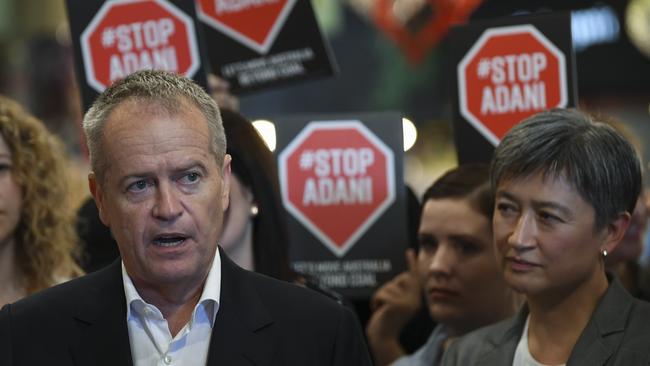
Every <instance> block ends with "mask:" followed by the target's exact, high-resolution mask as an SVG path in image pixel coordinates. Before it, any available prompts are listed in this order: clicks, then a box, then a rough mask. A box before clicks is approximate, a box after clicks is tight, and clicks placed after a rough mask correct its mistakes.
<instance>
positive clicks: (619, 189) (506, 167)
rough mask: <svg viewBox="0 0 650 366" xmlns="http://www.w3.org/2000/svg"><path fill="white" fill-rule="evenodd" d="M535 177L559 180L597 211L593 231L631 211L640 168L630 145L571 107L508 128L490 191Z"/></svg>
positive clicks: (495, 158) (497, 154)
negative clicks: (561, 177)
mask: <svg viewBox="0 0 650 366" xmlns="http://www.w3.org/2000/svg"><path fill="white" fill-rule="evenodd" d="M536 173H542V174H543V175H544V176H545V177H549V178H554V177H559V176H563V177H565V178H566V179H567V180H568V181H569V182H570V183H571V184H572V185H573V187H574V188H575V189H576V190H577V191H578V192H579V193H580V195H581V197H582V198H583V199H584V200H585V201H586V202H588V203H589V204H590V205H591V206H592V207H593V208H594V210H595V211H596V217H595V220H596V229H601V228H603V227H604V225H606V224H607V223H609V222H611V221H612V220H613V219H615V218H616V217H618V215H620V214H621V213H622V212H625V211H627V212H629V213H630V214H631V213H632V211H634V206H635V205H636V201H637V199H638V197H639V193H640V190H641V164H640V162H639V157H638V156H637V153H636V151H635V150H634V148H633V147H632V145H631V144H630V143H629V142H628V141H627V140H626V139H625V138H624V137H623V136H621V135H620V134H619V133H618V132H616V131H615V130H614V129H613V128H612V127H610V126H608V125H606V124H604V123H600V122H595V121H593V119H592V118H591V117H590V116H589V115H587V114H585V113H582V112H580V111H578V110H575V109H553V110H550V111H546V112H541V113H538V114H536V115H534V116H532V117H530V118H528V119H526V120H524V121H523V122H521V123H519V124H518V125H516V126H515V127H513V128H512V130H510V131H509V132H508V133H507V134H506V136H505V137H504V138H503V140H502V141H501V143H500V144H499V146H497V148H496V150H495V152H494V156H493V158H492V165H491V171H490V175H491V183H492V189H493V191H494V190H496V189H497V186H498V184H499V183H501V182H502V181H503V180H508V179H517V178H525V177H528V176H531V175H533V174H536Z"/></svg>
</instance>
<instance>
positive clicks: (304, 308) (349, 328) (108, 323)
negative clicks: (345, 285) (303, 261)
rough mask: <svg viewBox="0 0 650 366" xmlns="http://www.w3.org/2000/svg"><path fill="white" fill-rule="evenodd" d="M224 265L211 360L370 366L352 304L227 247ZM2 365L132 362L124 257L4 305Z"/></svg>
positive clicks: (221, 362)
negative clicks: (278, 275)
mask: <svg viewBox="0 0 650 366" xmlns="http://www.w3.org/2000/svg"><path fill="white" fill-rule="evenodd" d="M221 266H222V270H221V299H220V305H219V311H218V313H217V317H216V320H215V324H214V328H213V331H212V337H211V340H210V350H209V354H208V362H207V364H208V365H220V366H221V365H226V366H236V365H370V364H371V362H370V358H369V355H368V352H367V348H366V346H365V343H364V341H363V338H362V334H361V330H360V327H359V325H358V322H357V320H356V318H355V317H354V315H353V314H352V312H351V311H350V310H348V309H347V308H345V307H343V306H341V305H339V304H337V303H336V302H335V301H333V300H331V299H329V298H327V297H325V296H324V295H321V294H319V293H316V292H314V291H312V290H308V289H305V288H301V287H299V286H295V285H292V284H288V283H284V282H280V281H277V280H274V279H271V278H268V277H265V276H262V275H259V274H256V273H253V272H249V271H245V270H243V269H241V268H239V267H237V266H236V265H235V264H234V263H233V262H231V261H230V260H229V259H228V258H227V257H226V255H225V254H223V252H221ZM7 360H8V364H6V363H5V362H6V361H7ZM0 364H2V365H3V366H34V365H93V366H99V365H111V366H115V365H131V364H132V360H131V350H130V345H129V335H128V330H127V323H126V299H125V295H124V289H123V285H122V274H121V267H120V262H119V261H116V262H115V263H113V264H112V265H111V266H109V267H107V268H106V269H104V270H100V271H98V272H95V273H92V274H89V275H87V276H84V277H81V278H79V279H76V280H72V281H69V282H67V283H64V284H61V285H58V286H55V287H53V288H50V289H47V290H44V291H42V292H40V293H38V294H35V295H33V296H30V297H28V298H25V299H23V300H21V301H18V302H16V303H14V304H12V305H7V306H5V307H4V308H3V309H2V311H1V312H0Z"/></svg>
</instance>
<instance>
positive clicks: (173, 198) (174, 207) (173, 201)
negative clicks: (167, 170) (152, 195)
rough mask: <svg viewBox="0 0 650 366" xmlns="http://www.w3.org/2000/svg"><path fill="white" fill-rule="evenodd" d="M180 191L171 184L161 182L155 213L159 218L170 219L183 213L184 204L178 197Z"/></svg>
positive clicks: (157, 192)
mask: <svg viewBox="0 0 650 366" xmlns="http://www.w3.org/2000/svg"><path fill="white" fill-rule="evenodd" d="M177 194H178V192H177V191H176V190H174V189H173V187H172V186H171V185H170V184H166V183H161V184H159V185H158V189H157V191H156V201H155V203H154V207H153V215H154V217H156V218H157V219H160V220H165V221H170V220H174V219H176V218H178V217H179V216H181V215H182V213H183V206H182V204H181V202H180V200H179V199H178V196H177Z"/></svg>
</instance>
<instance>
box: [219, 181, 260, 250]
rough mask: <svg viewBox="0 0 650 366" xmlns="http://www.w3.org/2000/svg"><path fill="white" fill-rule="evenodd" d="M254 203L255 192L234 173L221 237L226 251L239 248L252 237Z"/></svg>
mask: <svg viewBox="0 0 650 366" xmlns="http://www.w3.org/2000/svg"><path fill="white" fill-rule="evenodd" d="M252 205H253V194H252V193H251V191H250V189H248V188H247V187H246V186H245V185H243V184H242V183H241V180H240V179H239V178H238V177H237V175H235V174H232V175H231V179H230V205H229V206H228V210H226V212H225V214H224V221H223V232H222V233H221V238H220V239H219V245H220V246H221V247H222V248H223V249H224V250H225V251H226V253H231V252H233V251H235V250H237V249H238V247H240V246H241V245H243V244H244V243H245V242H246V240H248V238H250V237H251V236H250V235H251V233H252V229H253V220H252V219H253V217H252V214H251V207H252Z"/></svg>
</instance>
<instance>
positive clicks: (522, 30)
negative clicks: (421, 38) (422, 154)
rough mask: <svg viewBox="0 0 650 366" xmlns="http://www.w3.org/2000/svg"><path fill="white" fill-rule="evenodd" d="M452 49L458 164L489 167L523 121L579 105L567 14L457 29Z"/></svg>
mask: <svg viewBox="0 0 650 366" xmlns="http://www.w3.org/2000/svg"><path fill="white" fill-rule="evenodd" d="M450 44H451V47H452V52H451V56H452V63H451V64H452V65H453V67H454V70H453V74H455V75H456V82H455V83H454V86H455V88H454V92H453V95H454V121H453V127H454V141H455V144H456V150H457V152H458V161H459V163H466V162H476V161H484V162H488V161H489V160H490V158H491V156H492V152H493V150H494V146H496V145H497V144H498V143H499V141H500V140H501V138H502V137H503V136H504V135H505V134H506V133H507V131H508V130H510V128H512V127H513V126H514V125H515V124H517V123H518V122H520V121H521V120H523V119H525V118H527V117H529V116H531V115H533V114H535V113H538V112H541V111H543V110H547V109H552V108H558V107H562V108H564V107H572V106H575V105H576V103H577V99H578V97H577V87H576V84H577V83H576V81H575V75H576V72H575V56H574V53H573V46H572V43H571V17H570V14H569V13H556V14H542V15H534V16H517V17H508V18H503V19H497V20H492V21H485V22H476V23H470V24H468V25H466V26H460V27H456V28H454V29H453V31H452V33H451V36H450Z"/></svg>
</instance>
